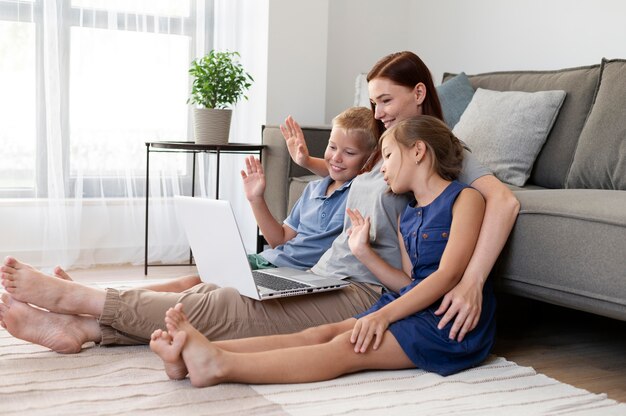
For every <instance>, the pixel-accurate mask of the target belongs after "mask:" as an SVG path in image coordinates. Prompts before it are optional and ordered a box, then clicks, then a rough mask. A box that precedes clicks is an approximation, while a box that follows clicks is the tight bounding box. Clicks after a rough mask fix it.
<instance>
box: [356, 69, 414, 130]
mask: <svg viewBox="0 0 626 416" xmlns="http://www.w3.org/2000/svg"><path fill="white" fill-rule="evenodd" d="M367 88H368V91H369V96H370V101H371V102H372V104H374V117H375V118H376V119H377V120H380V121H382V122H383V124H384V125H385V128H386V129H388V128H390V127H392V126H393V125H395V124H396V123H398V122H399V121H402V120H404V119H407V118H410V117H414V116H418V115H421V114H422V102H423V101H424V98H425V94H426V87H425V86H424V84H422V83H419V84H417V85H416V86H415V88H413V89H411V88H408V87H405V86H403V85H398V84H396V83H394V82H393V81H391V80H390V79H388V78H374V79H372V80H370V82H369V83H368V84H367Z"/></svg>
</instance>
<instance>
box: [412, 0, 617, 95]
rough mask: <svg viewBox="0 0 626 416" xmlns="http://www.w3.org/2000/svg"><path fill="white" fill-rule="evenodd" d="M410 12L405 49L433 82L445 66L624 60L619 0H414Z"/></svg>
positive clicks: (473, 69) (494, 67)
mask: <svg viewBox="0 0 626 416" xmlns="http://www.w3.org/2000/svg"><path fill="white" fill-rule="evenodd" d="M409 14H410V15H411V19H412V20H413V21H414V22H416V24H415V25H413V26H412V29H411V33H410V39H411V41H410V47H411V49H412V50H413V51H415V52H416V53H418V54H419V55H420V56H421V57H422V58H423V59H424V61H425V62H426V63H427V64H428V65H429V67H430V68H431V71H432V72H433V76H434V77H435V81H436V82H437V83H439V82H440V81H441V77H442V74H443V72H446V71H448V72H458V71H465V72H466V73H468V74H471V73H478V72H489V71H501V70H519V69H536V70H540V69H560V68H566V67H572V66H581V65H591V64H595V63H599V62H600V59H601V58H602V57H603V56H604V57H608V58H626V42H625V40H626V25H625V24H624V20H625V18H626V3H624V2H622V1H620V0H596V1H579V0H578V1H572V0H550V1H546V0H527V1H523V2H520V1H514V0H474V1H471V2H462V1H454V0H439V1H437V2H433V1H426V0H419V1H412V2H411V7H410V10H409ZM425 16H429V17H432V16H435V17H437V18H426V17H425ZM429 34H430V35H429ZM425 39H426V41H424V40H425Z"/></svg>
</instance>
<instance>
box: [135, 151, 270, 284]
mask: <svg viewBox="0 0 626 416" xmlns="http://www.w3.org/2000/svg"><path fill="white" fill-rule="evenodd" d="M264 147H265V146H264V145H261V144H244V143H229V144H219V145H217V144H196V143H195V142H178V141H150V142H146V231H145V252H144V269H143V273H144V275H147V274H148V266H175V265H174V264H148V211H149V209H148V207H149V199H150V153H152V152H163V153H167V152H169V153H191V154H192V160H193V162H192V168H191V196H192V197H193V196H195V193H196V192H195V188H196V155H197V154H198V153H213V154H215V155H216V175H215V177H216V179H215V199H219V198H220V156H221V155H222V154H224V153H227V154H255V153H256V154H258V156H259V159H260V158H261V157H262V151H263V148H264ZM189 264H192V260H191V255H190V256H189Z"/></svg>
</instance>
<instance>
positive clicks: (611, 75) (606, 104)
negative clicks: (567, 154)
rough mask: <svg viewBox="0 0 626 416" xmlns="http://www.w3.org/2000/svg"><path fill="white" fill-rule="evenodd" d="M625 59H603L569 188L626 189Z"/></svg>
mask: <svg viewBox="0 0 626 416" xmlns="http://www.w3.org/2000/svg"><path fill="white" fill-rule="evenodd" d="M624 74H626V60H624V59H614V60H611V61H604V65H603V69H602V82H601V83H600V88H599V89H598V95H597V96H596V100H595V102H594V104H593V107H592V108H591V112H590V113H589V117H587V122H586V123H585V127H583V130H582V132H581V133H580V138H579V139H578V147H577V148H576V153H575V154H574V161H573V163H572V166H571V169H570V172H569V176H568V177H567V187H568V188H589V189H618V190H622V191H626V118H624V97H626V82H624V80H625V77H624Z"/></svg>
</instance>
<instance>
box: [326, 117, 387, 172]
mask: <svg viewBox="0 0 626 416" xmlns="http://www.w3.org/2000/svg"><path fill="white" fill-rule="evenodd" d="M335 127H338V128H342V129H345V130H346V131H347V132H348V133H350V134H356V135H357V136H358V137H359V139H360V140H361V141H362V142H363V143H364V144H365V145H366V146H367V148H368V149H369V150H370V151H371V152H372V154H371V155H370V157H369V158H368V159H367V162H366V163H365V165H364V166H363V168H362V169H361V171H362V172H368V171H370V170H371V169H372V167H373V166H374V165H375V164H376V162H377V161H378V159H379V158H380V151H379V149H378V146H379V142H378V139H379V138H380V132H379V131H378V126H377V125H376V120H375V119H374V117H373V116H372V110H370V109H369V108H367V107H350V108H348V109H347V110H345V111H343V112H341V113H340V114H339V115H337V116H336V117H335V118H333V128H335Z"/></svg>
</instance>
